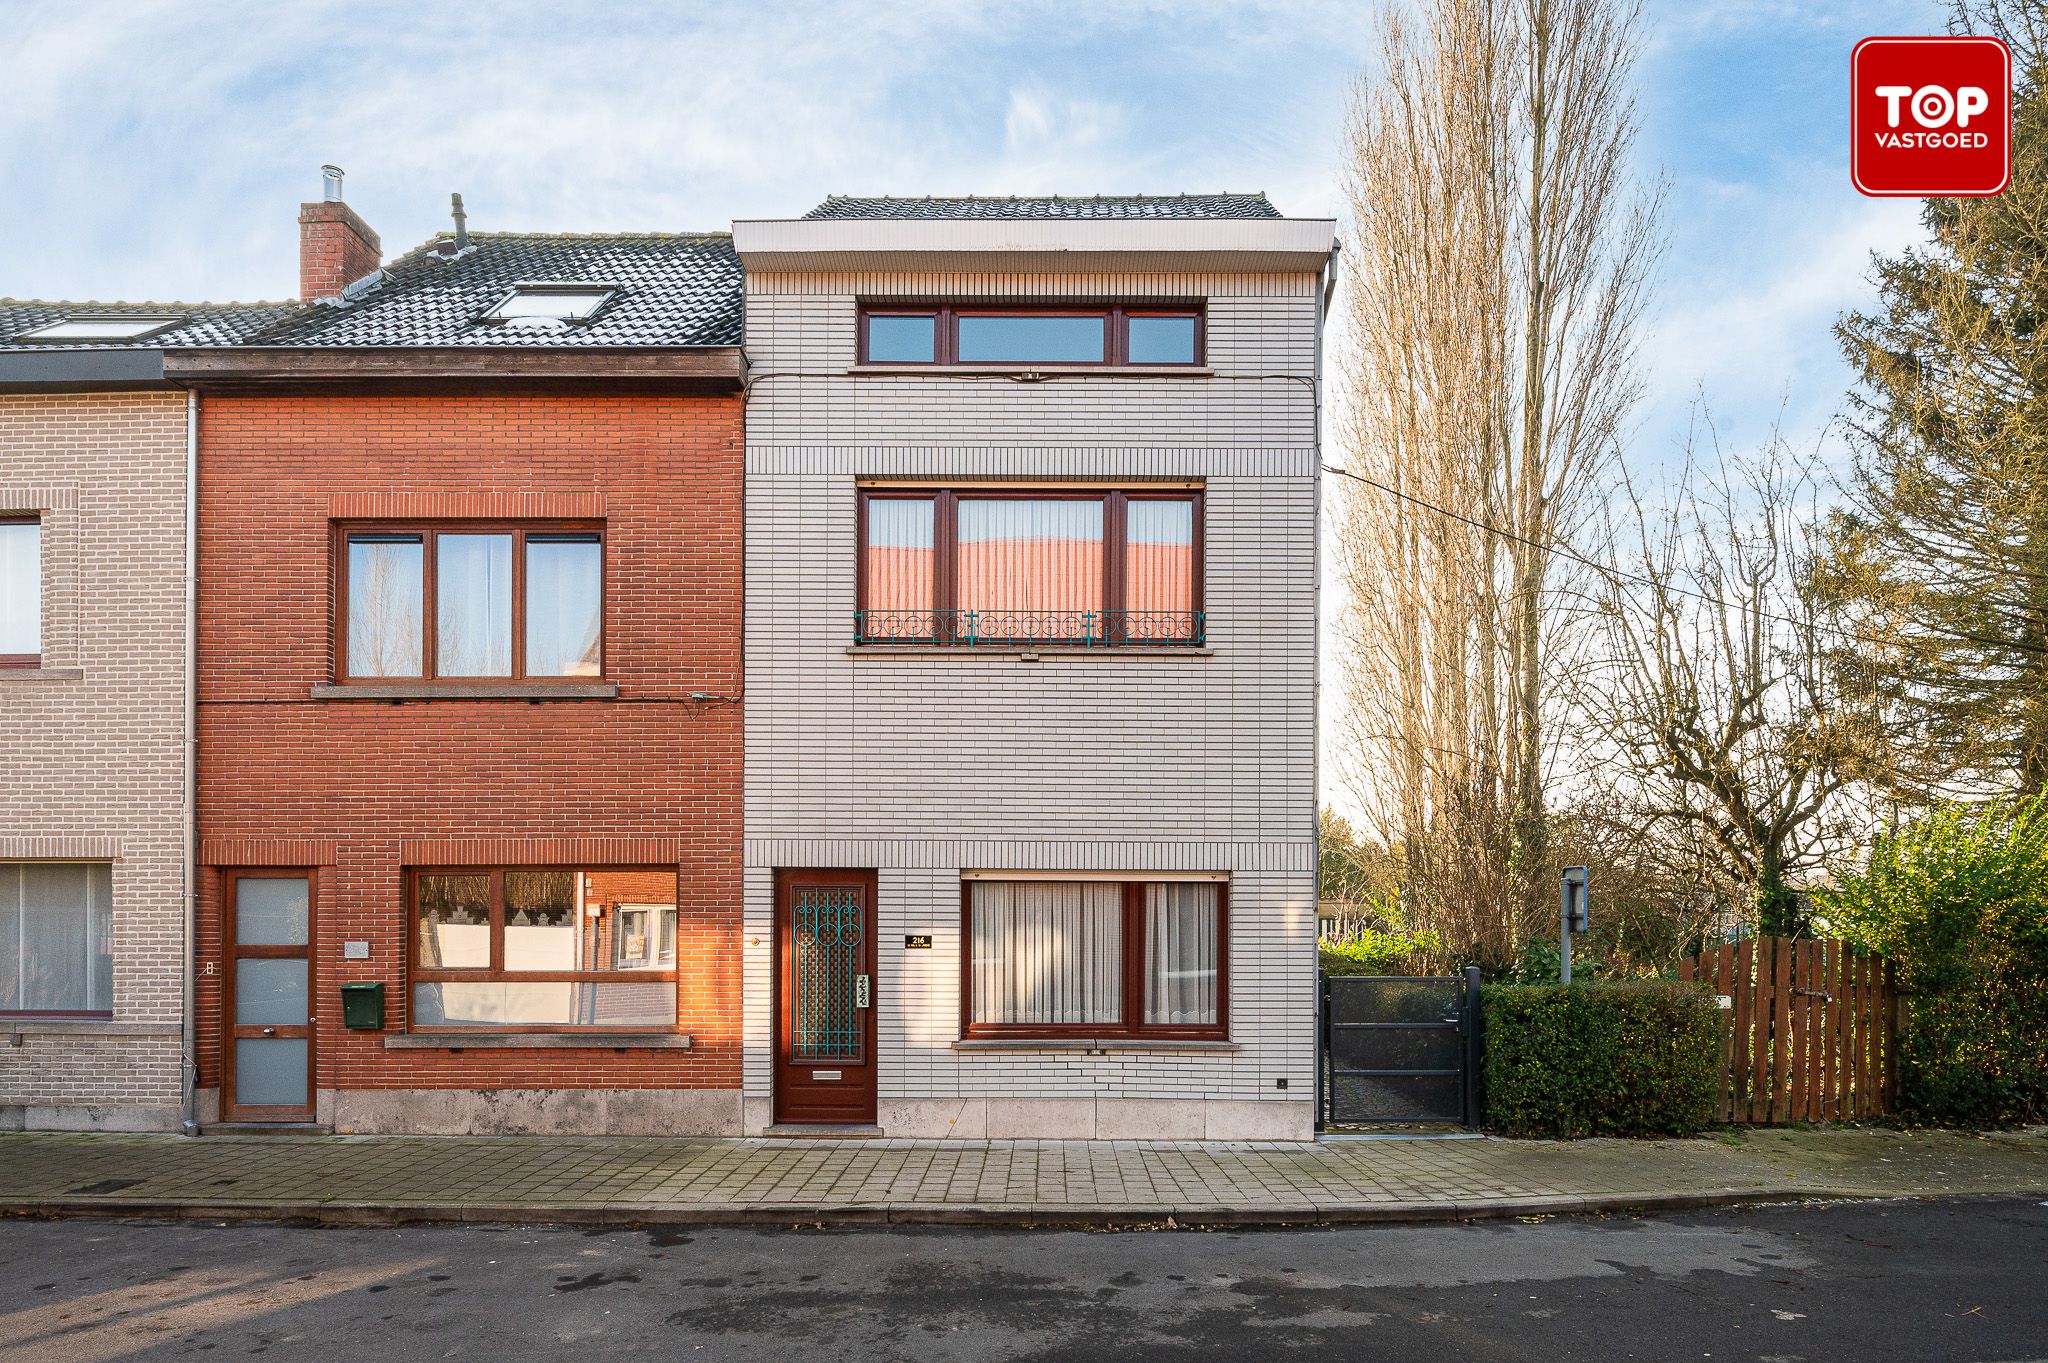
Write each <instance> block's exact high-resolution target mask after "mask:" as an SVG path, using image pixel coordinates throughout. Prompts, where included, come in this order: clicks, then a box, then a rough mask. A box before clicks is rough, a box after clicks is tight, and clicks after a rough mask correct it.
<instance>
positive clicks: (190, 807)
mask: <svg viewBox="0 0 2048 1363" xmlns="http://www.w3.org/2000/svg"><path fill="white" fill-rule="evenodd" d="M198 685H199V394H198V392H197V391H195V390H192V389H187V390H186V392H185V743H184V753H183V767H184V771H183V776H184V782H183V784H184V815H185V873H184V876H183V879H182V882H181V884H182V888H183V892H184V901H185V931H184V951H183V953H182V955H183V957H184V971H185V978H184V1005H185V1006H184V1010H183V1011H184V1023H183V1030H182V1040H181V1045H180V1049H179V1053H178V1074H179V1083H180V1086H181V1088H180V1106H181V1107H182V1109H183V1111H184V1121H183V1124H182V1125H183V1130H184V1133H185V1134H186V1135H188V1136H196V1135H198V1134H199V1110H198V1107H199V1056H198V1051H199V1037H198V1033H199V1028H198V1018H197V1013H198V993H199V991H198V979H197V971H198V960H197V957H196V950H197V945H198V944H197V942H196V941H195V934H194V928H195V925H196V924H197V922H198V916H199V905H198V899H199V891H198V886H197V885H196V884H195V883H194V877H195V871H196V868H197V864H198V858H197V851H198V849H197V846H196V843H195V839H197V837H198V835H199V830H198V824H197V819H198V801H197V799H196V798H195V796H194V788H195V786H196V784H197V782H198V777H199V772H198V747H199V732H198V724H199V693H198Z"/></svg>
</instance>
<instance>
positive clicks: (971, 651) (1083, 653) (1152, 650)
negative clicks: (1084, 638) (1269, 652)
mask: <svg viewBox="0 0 2048 1363" xmlns="http://www.w3.org/2000/svg"><path fill="white" fill-rule="evenodd" d="M846 656H847V657H849V658H1018V659H1021V660H1023V661H1024V662H1027V663H1035V662H1038V661H1039V660H1041V659H1044V658H1101V659H1105V660H1106V659H1111V658H1114V659H1116V660H1117V661H1119V662H1122V661H1126V660H1130V661H1136V660H1138V659H1141V658H1213V657H1215V656H1216V650H1215V649H1213V648H1209V647H1207V646H1206V645H1202V644H1116V645H1103V644H1097V645H1095V646H1094V647H1086V646H1083V645H1079V644H1041V645H1039V646H1037V647H1036V648H1025V647H1021V646H1019V645H1017V644H975V645H972V646H970V645H967V644H848V645H847V647H846Z"/></svg>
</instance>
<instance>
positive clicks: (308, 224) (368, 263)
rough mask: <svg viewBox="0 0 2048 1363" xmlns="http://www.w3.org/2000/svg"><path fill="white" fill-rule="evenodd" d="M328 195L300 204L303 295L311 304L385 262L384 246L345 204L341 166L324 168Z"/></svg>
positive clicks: (336, 293) (338, 292)
mask: <svg viewBox="0 0 2048 1363" xmlns="http://www.w3.org/2000/svg"><path fill="white" fill-rule="evenodd" d="M320 172H321V175H322V177H323V179H324V181H325V185H326V197H325V198H324V199H322V200H321V201H320V202H318V203H308V204H300V205H299V297H300V298H302V299H304V300H305V301H306V302H308V303H312V302H317V301H318V300H320V299H323V298H339V297H341V291H342V290H343V289H344V288H347V287H348V286H349V285H350V284H353V283H355V282H356V281H357V280H358V279H361V278H362V277H363V276H364V275H366V274H370V273H373V272H374V271H375V270H376V269H377V268H378V267H379V266H380V265H382V264H383V263H384V244H383V243H382V242H380V241H378V240H377V234H376V233H375V232H372V231H371V230H370V224H368V223H366V222H364V221H363V220H362V218H360V217H358V216H357V214H356V211H355V210H354V209H353V208H350V207H349V206H348V205H347V204H345V203H343V202H342V201H341V174H342V172H341V167H340V166H322V167H320Z"/></svg>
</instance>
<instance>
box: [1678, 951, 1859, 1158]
mask: <svg viewBox="0 0 2048 1363" xmlns="http://www.w3.org/2000/svg"><path fill="white" fill-rule="evenodd" d="M1678 977H1679V978H1680V979H1682V980H1697V981H1698V982H1699V983H1701V984H1704V985H1706V986H1707V987H1708V988H1710V989H1712V990H1714V991H1715V992H1716V993H1718V994H1724V995H1726V996H1727V997H1728V999H1729V1000H1730V1002H1731V1003H1732V1005H1733V1006H1732V1007H1730V1008H1728V1009H1727V1010H1726V1011H1725V1012H1724V1013H1723V1018H1724V1019H1725V1021H1726V1024H1727V1025H1726V1026H1725V1027H1724V1028H1723V1029H1722V1044H1721V1060H1722V1063H1721V1088H1720V1097H1719V1101H1718V1104H1717V1107H1716V1117H1717V1119H1718V1120H1720V1121H1724V1122H1757V1123H1763V1122H1788V1121H1789V1122H1798V1121H1830V1122H1833V1121H1854V1120H1856V1119H1858V1118H1862V1117H1878V1116H1882V1115H1884V1114H1885V1113H1887V1112H1889V1111H1890V1110H1891V1101H1892V1095H1893V1093H1894V1091H1895V1089H1896V1087H1897V1083H1896V1077H1897V1076H1896V1061H1895V1057H1894V1055H1893V1053H1892V1038H1893V1036H1894V1028H1893V1010H1894V1006H1895V1003H1896V1000H1897V997H1898V995H1897V991H1896V989H1895V988H1894V987H1893V984H1892V977H1891V971H1890V969H1889V968H1888V967H1887V966H1886V964H1885V962H1883V961H1882V960H1880V959H1878V958H1877V957H1875V956H1865V955H1858V954H1856V953H1855V952H1853V951H1851V950H1850V949H1849V947H1848V945H1847V944H1846V943H1843V942H1835V941H1828V942H1802V941H1793V940H1791V939H1790V938H1785V937H1755V938H1751V939H1750V940H1748V941H1745V942H1737V943H1731V944H1729V945H1727V946H1723V947H1720V948H1719V949H1717V950H1714V951H1708V952H1703V953H1702V954H1700V955H1698V956H1695V957H1693V958H1692V959H1691V960H1688V961H1685V962H1683V963H1681V964H1680V965H1679V967H1678Z"/></svg>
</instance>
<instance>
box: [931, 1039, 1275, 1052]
mask: <svg viewBox="0 0 2048 1363" xmlns="http://www.w3.org/2000/svg"><path fill="white" fill-rule="evenodd" d="M953 1049H954V1050H956V1051H1175V1052H1185V1051H1213V1052H1218V1053H1226V1054H1227V1053H1228V1052H1231V1051H1238V1050H1242V1049H1243V1047H1242V1046H1240V1045H1239V1044H1238V1043H1237V1042H1235V1041H1169V1040H1148V1039H1145V1038H1141V1037H1122V1036H1111V1037H1092V1038H1091V1037H1040V1038H1031V1037H1001V1038H977V1039H972V1040H964V1041H956V1042H954V1043H953Z"/></svg>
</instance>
